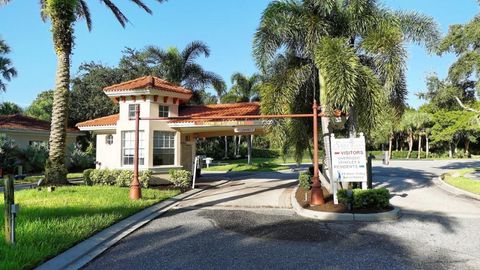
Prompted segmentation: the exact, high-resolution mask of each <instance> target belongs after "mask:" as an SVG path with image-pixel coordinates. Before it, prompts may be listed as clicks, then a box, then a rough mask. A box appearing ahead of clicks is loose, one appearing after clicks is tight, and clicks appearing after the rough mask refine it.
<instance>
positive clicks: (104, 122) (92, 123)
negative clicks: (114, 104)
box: [77, 113, 119, 128]
mask: <svg viewBox="0 0 480 270" xmlns="http://www.w3.org/2000/svg"><path fill="white" fill-rule="evenodd" d="M118 118H119V114H118V113H117V114H114V115H109V116H105V117H100V118H97V119H93V120H88V121H85V122H81V123H78V124H77V127H79V128H81V127H101V126H114V125H116V124H117V121H118Z"/></svg>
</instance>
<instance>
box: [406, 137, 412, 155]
mask: <svg viewBox="0 0 480 270" xmlns="http://www.w3.org/2000/svg"><path fill="white" fill-rule="evenodd" d="M412 150H413V133H409V134H408V154H407V159H409V158H410V155H411V154H412Z"/></svg>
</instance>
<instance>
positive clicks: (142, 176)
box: [84, 169, 153, 188]
mask: <svg viewBox="0 0 480 270" xmlns="http://www.w3.org/2000/svg"><path fill="white" fill-rule="evenodd" d="M88 172H89V176H88V177H89V180H88V181H87V179H86V178H85V174H86V173H88ZM152 174H153V172H152V171H150V170H145V171H141V172H140V173H139V177H138V181H139V182H140V185H141V186H142V187H144V188H147V187H148V186H149V182H150V179H151V178H152ZM84 179H85V183H86V184H87V185H106V186H117V187H129V186H130V183H131V182H132V179H133V171H131V170H109V169H88V170H85V171H84Z"/></svg>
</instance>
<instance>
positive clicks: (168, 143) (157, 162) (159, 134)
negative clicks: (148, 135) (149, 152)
mask: <svg viewBox="0 0 480 270" xmlns="http://www.w3.org/2000/svg"><path fill="white" fill-rule="evenodd" d="M163 165H175V132H168V131H154V132H153V166H163Z"/></svg>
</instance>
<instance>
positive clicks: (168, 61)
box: [144, 41, 225, 99]
mask: <svg viewBox="0 0 480 270" xmlns="http://www.w3.org/2000/svg"><path fill="white" fill-rule="evenodd" d="M144 54H145V58H146V59H147V61H148V62H149V64H151V65H154V66H158V68H156V70H157V72H158V73H159V74H155V75H157V76H159V77H162V78H164V79H165V80H167V81H169V82H171V83H174V84H177V85H181V86H183V87H186V88H188V89H192V90H194V91H195V92H197V93H198V92H199V91H201V90H204V89H205V88H206V87H209V86H213V87H214V88H215V87H221V86H222V85H224V84H225V82H224V81H223V79H222V78H221V77H220V76H219V75H217V74H215V73H213V72H210V71H206V70H205V69H203V67H202V66H200V64H198V63H197V62H196V61H197V58H198V57H199V56H201V55H203V56H205V57H209V56H210V48H209V47H208V46H207V45H206V44H205V43H203V42H201V41H194V42H191V43H190V44H188V45H187V46H186V47H185V48H184V49H183V50H182V51H181V52H180V51H179V50H178V49H177V48H175V47H173V48H169V49H167V50H163V49H160V48H158V47H154V46H150V47H148V48H147V49H146V51H145V52H144ZM194 99H195V97H194Z"/></svg>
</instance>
